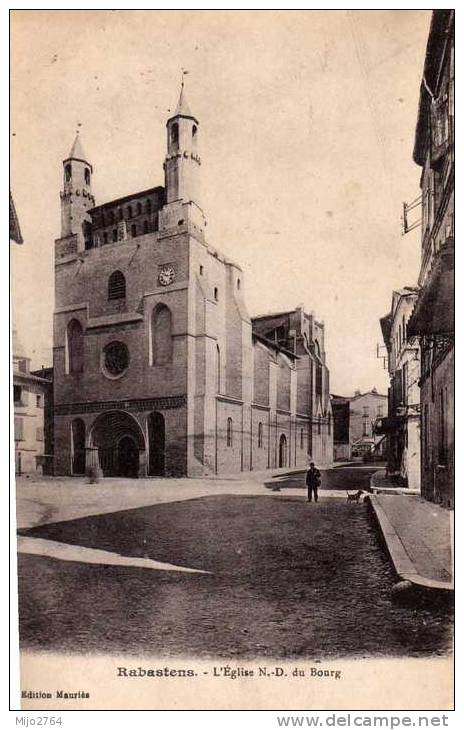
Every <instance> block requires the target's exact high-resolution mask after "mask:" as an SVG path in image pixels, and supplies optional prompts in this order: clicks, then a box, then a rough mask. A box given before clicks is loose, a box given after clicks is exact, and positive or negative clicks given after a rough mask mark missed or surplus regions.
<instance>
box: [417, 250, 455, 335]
mask: <svg viewBox="0 0 464 730" xmlns="http://www.w3.org/2000/svg"><path fill="white" fill-rule="evenodd" d="M453 332H454V241H453V240H452V239H448V240H447V241H446V243H445V244H444V245H443V246H442V248H441V249H440V251H439V252H438V253H437V255H436V258H435V260H434V262H433V264H432V269H431V271H430V273H429V276H428V278H427V280H426V282H425V284H424V286H423V287H422V289H421V291H420V292H419V296H418V298H417V302H416V306H415V307H414V310H413V312H412V315H411V317H410V319H409V322H408V337H420V336H422V335H439V334H443V335H445V334H452V333H453Z"/></svg>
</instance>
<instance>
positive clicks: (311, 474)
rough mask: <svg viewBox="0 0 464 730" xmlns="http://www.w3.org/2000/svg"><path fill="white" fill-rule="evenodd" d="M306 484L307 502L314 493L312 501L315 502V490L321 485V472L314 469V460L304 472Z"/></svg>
mask: <svg viewBox="0 0 464 730" xmlns="http://www.w3.org/2000/svg"><path fill="white" fill-rule="evenodd" d="M306 485H307V487H308V502H311V500H312V496H313V494H314V501H315V502H317V490H318V489H319V487H320V485H321V472H320V471H319V469H316V467H315V466H314V462H313V461H312V462H311V463H310V465H309V471H308V473H307V474H306Z"/></svg>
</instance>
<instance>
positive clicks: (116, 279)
mask: <svg viewBox="0 0 464 730" xmlns="http://www.w3.org/2000/svg"><path fill="white" fill-rule="evenodd" d="M125 298H126V279H125V277H124V274H123V273H122V272H121V271H113V273H112V274H111V276H110V278H109V279H108V299H109V300H111V299H125Z"/></svg>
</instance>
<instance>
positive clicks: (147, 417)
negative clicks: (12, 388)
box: [54, 89, 332, 477]
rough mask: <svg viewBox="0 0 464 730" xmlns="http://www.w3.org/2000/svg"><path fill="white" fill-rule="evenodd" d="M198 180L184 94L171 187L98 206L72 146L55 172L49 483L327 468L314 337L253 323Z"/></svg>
mask: <svg viewBox="0 0 464 730" xmlns="http://www.w3.org/2000/svg"><path fill="white" fill-rule="evenodd" d="M200 169H201V159H200V156H199V122H198V120H197V118H196V117H195V116H194V115H193V114H192V112H191V110H190V109H189V106H188V104H187V101H186V98H185V93H184V90H183V89H182V91H181V95H180V99H179V103H178V106H177V109H176V111H175V112H174V114H173V115H172V116H171V117H170V119H168V121H167V145H166V157H165V162H164V173H165V185H164V187H153V188H150V189H148V190H144V191H142V192H138V193H134V194H133V195H128V196H125V197H123V198H120V199H117V200H113V201H110V202H108V203H104V204H102V205H98V206H96V205H95V200H94V197H93V194H92V176H93V169H92V165H91V164H90V162H89V161H88V159H87V157H86V155H85V153H84V151H83V149H82V145H81V142H80V139H79V137H77V138H76V141H75V143H74V145H73V147H72V149H71V152H70V154H69V156H68V158H67V159H66V160H65V161H64V163H63V190H62V192H61V207H62V221H61V236H60V238H59V239H57V241H56V244H55V313H54V441H55V473H57V474H83V473H85V472H86V470H88V469H96V470H98V471H101V472H102V473H103V474H104V475H107V476H121V477H137V476H150V475H153V476H175V475H188V476H202V475H207V474H225V473H229V472H239V471H247V470H250V469H258V468H271V467H272V468H274V467H289V466H294V465H306V464H307V462H308V460H309V458H315V459H316V458H317V459H318V460H319V458H320V459H322V460H323V459H326V460H327V461H330V460H331V458H332V455H331V448H330V445H329V444H330V443H331V440H330V437H329V434H328V433H326V438H325V440H324V439H323V438H322V432H323V419H325V428H326V431H328V429H329V428H330V427H329V426H328V425H327V419H328V412H329V405H328V404H327V403H326V402H325V401H324V398H323V396H322V390H323V387H322V390H321V386H320V384H319V380H318V381H317V384H316V380H317V378H320V377H322V378H323V377H324V376H319V375H317V374H314V372H313V370H312V363H313V362H314V361H315V359H316V360H317V355H316V354H314V352H315V348H316V349H317V347H319V348H320V355H319V360H317V362H318V363H320V364H319V365H318V367H319V370H321V369H322V370H324V372H326V371H327V368H326V366H325V353H324V349H323V338H322V339H321V335H320V332H322V331H323V328H322V329H321V326H320V325H319V324H317V323H316V322H315V321H313V318H311V316H310V315H305V313H304V312H303V311H302V310H301V309H300V310H294V312H293V313H292V317H293V319H294V320H295V322H294V323H293V325H292V326H294V327H296V328H297V329H298V327H297V325H296V324H295V323H296V322H297V321H298V320H300V325H299V326H300V334H299V335H298V336H299V337H300V340H301V342H302V341H303V339H304V338H305V336H306V338H307V345H306V349H304V348H303V345H301V343H300V342H299V343H296V340H295V343H296V344H295V343H294V342H293V340H292V342H290V335H289V337H288V338H287V339H286V340H285V341H284V339H281V340H279V339H278V338H277V339H275V338H274V339H269V337H268V332H267V331H266V332H262V328H261V325H260V324H259V322H262V321H263V320H264V319H265V318H258V319H257V320H255V321H253V322H252V320H251V319H250V317H249V315H248V312H247V309H246V305H245V300H244V292H245V281H244V275H243V272H242V270H241V268H240V267H239V266H238V265H237V264H236V263H234V262H232V261H230V260H229V259H228V258H226V257H225V256H223V255H222V254H221V253H220V252H219V251H218V250H216V249H215V248H213V247H212V246H211V245H210V244H209V243H208V241H207V238H206V219H205V215H204V212H203V210H202V208H201V197H200ZM270 329H272V327H271V326H269V328H268V330H270ZM316 340H317V344H316ZM313 350H314V352H313ZM315 370H316V371H317V367H315ZM325 377H326V381H327V383H328V371H327V374H326V376H325ZM313 393H314V394H315V395H314V398H313ZM316 393H317V396H316ZM318 399H319V400H318ZM314 403H320V405H319V406H314V407H313V404H314ZM324 409H325V415H324ZM319 417H320V426H319V420H318V419H319ZM314 419H316V431H317V429H318V428H320V433H319V432H318V431H317V433H316V439H314V438H313V435H314V434H313V426H314V424H313V421H314ZM319 437H320V438H319ZM316 455H317V456H316Z"/></svg>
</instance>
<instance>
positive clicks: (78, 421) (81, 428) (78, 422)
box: [71, 418, 85, 475]
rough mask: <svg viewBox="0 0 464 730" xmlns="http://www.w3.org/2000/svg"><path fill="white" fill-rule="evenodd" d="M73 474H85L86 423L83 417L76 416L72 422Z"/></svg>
mask: <svg viewBox="0 0 464 730" xmlns="http://www.w3.org/2000/svg"><path fill="white" fill-rule="evenodd" d="M71 441H72V451H71V453H72V465H71V473H72V474H73V475H78V474H85V423H84V421H83V420H82V418H75V419H74V421H73V422H72V424H71Z"/></svg>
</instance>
